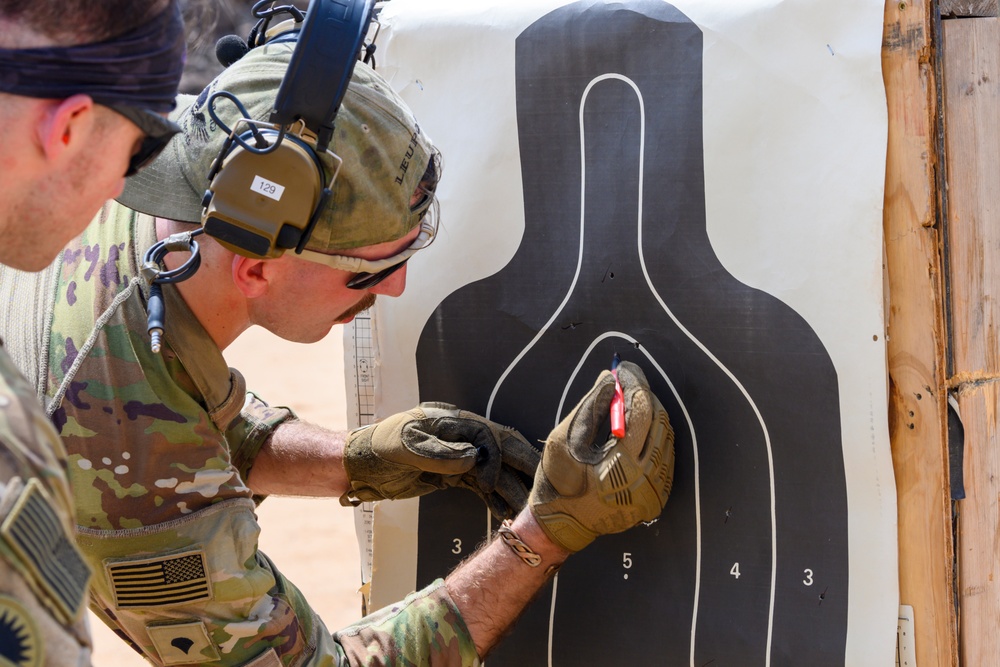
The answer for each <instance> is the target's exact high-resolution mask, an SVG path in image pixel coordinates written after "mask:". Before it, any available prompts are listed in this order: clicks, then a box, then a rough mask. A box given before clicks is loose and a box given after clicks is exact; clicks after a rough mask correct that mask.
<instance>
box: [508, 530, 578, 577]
mask: <svg viewBox="0 0 1000 667" xmlns="http://www.w3.org/2000/svg"><path fill="white" fill-rule="evenodd" d="M513 525H514V524H513V523H512V522H511V520H510V519H505V520H504V522H503V523H502V524H500V527H499V528H498V529H497V533H498V534H499V535H500V539H502V540H503V543H504V544H506V545H507V546H508V547H510V550H511V551H513V552H514V555H515V556H517V557H518V558H520V559H521V560H522V561H524V562H525V564H527V565H528V566H529V567H538V566H539V565H541V564H542V557H541V556H539V555H538V554H536V553H535V552H534V551H532V550H531V547H529V546H528V545H527V544H525V543H524V542H523V541H522V540H521V537H520V536H519V535H518V534H517V533H515V532H514V529H513V528H512V527H511V526H513ZM560 567H562V563H560V564H558V565H549V566H548V568H546V570H545V575H546V576H548V575H550V574H553V573H555V572H558V571H559V568H560Z"/></svg>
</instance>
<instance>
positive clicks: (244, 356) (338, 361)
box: [90, 327, 361, 667]
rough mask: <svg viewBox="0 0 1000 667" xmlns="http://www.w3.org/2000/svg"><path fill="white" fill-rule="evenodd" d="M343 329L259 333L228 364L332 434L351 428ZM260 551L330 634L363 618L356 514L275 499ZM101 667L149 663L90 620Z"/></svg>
mask: <svg viewBox="0 0 1000 667" xmlns="http://www.w3.org/2000/svg"><path fill="white" fill-rule="evenodd" d="M340 336H341V328H340V327H336V328H334V330H333V332H332V333H331V334H330V335H329V336H328V337H327V338H326V339H324V340H323V341H320V342H319V343H315V344H313V345H298V344H295V343H288V342H285V341H283V340H281V339H279V338H277V337H275V336H273V335H271V334H270V333H268V332H267V331H264V330H263V329H260V328H256V327H255V328H254V329H251V330H250V331H248V332H246V333H245V334H243V335H242V336H241V337H240V339H239V340H237V341H236V342H235V343H234V344H233V345H232V346H230V348H229V349H228V350H226V354H225V356H226V360H227V361H228V362H229V365H230V366H232V367H234V368H238V369H239V370H240V371H241V372H242V373H243V375H244V376H246V379H247V386H248V387H249V388H250V389H252V390H253V391H255V392H257V393H258V394H259V395H260V396H261V397H262V398H264V399H265V400H266V401H268V402H269V403H271V404H272V405H287V406H289V407H292V408H294V409H295V411H296V412H297V413H298V414H299V416H300V417H301V418H302V419H305V420H308V421H312V422H316V423H318V424H322V425H324V426H326V427H328V428H337V429H342V428H346V426H347V417H346V408H345V403H344V400H345V398H344V397H345V391H344V374H343V352H342V349H341V343H340ZM258 519H259V521H260V525H261V537H260V548H261V550H262V551H263V552H264V553H266V554H267V555H268V556H270V557H271V559H272V560H273V561H274V563H275V564H276V565H277V566H278V568H280V569H281V571H282V572H283V573H285V575H286V576H287V577H288V578H289V579H290V580H291V581H292V582H293V583H295V585H296V586H298V587H299V589H300V590H302V592H303V594H305V596H306V598H307V599H308V600H309V601H310V603H311V604H312V606H313V607H314V608H315V609H316V610H317V611H318V612H319V614H320V616H321V617H322V618H323V621H324V622H325V623H326V625H327V627H328V628H330V629H331V630H334V629H336V628H340V627H343V626H345V625H347V624H348V623H350V622H352V621H354V620H356V619H357V618H358V617H359V616H360V615H361V611H360V610H361V602H360V600H361V598H360V595H359V594H358V592H357V589H358V586H359V585H360V582H361V566H360V561H359V557H358V544H357V538H356V537H355V532H354V512H353V511H352V510H351V509H350V508H344V507H341V506H340V504H339V503H338V502H337V500H336V499H331V500H326V499H323V500H317V499H312V498H274V497H272V498H268V499H267V500H266V501H265V502H264V503H263V504H262V505H261V506H260V508H259V510H258ZM90 622H91V630H92V631H93V636H94V655H93V663H94V665H95V666H96V667H103V666H105V665H108V666H111V667H141V666H143V665H147V664H148V663H147V662H146V661H145V660H144V659H143V658H142V657H140V656H139V655H138V654H137V653H135V651H133V650H132V649H131V648H129V646H128V645H126V644H125V643H124V642H123V641H122V640H120V639H119V638H118V637H116V636H115V635H114V634H112V632H111V631H110V630H108V628H107V627H106V626H105V625H104V624H103V623H101V622H100V621H99V620H97V619H96V618H95V617H93V616H91V619H90Z"/></svg>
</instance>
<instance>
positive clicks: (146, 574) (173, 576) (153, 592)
mask: <svg viewBox="0 0 1000 667" xmlns="http://www.w3.org/2000/svg"><path fill="white" fill-rule="evenodd" d="M104 566H105V568H106V570H107V572H108V578H109V580H110V581H111V588H112V590H113V591H114V594H115V604H116V605H117V606H118V608H120V609H121V608H126V607H162V606H164V605H176V604H183V603H186V602H196V601H198V600H208V599H210V598H211V597H212V589H211V585H210V583H209V581H208V574H207V568H206V567H205V554H204V552H203V551H202V550H200V549H198V550H197V551H187V552H185V553H181V554H175V555H172V556H166V557H159V558H146V559H140V560H127V561H108V562H105V565H104Z"/></svg>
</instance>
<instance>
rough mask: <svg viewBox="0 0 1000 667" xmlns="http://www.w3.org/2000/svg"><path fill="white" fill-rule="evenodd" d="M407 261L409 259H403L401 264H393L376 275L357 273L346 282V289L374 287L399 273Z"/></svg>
mask: <svg viewBox="0 0 1000 667" xmlns="http://www.w3.org/2000/svg"><path fill="white" fill-rule="evenodd" d="M408 259H409V257H407V258H406V259H404V260H403V261H402V262H399V263H398V264H393V265H392V266H390V267H389V268H387V269H382V270H381V271H378V272H377V273H363V272H362V273H358V274H356V275H355V276H354V277H353V278H351V279H350V280H348V281H347V288H348V289H368V288H369V287H375V285H378V284H379V283H380V282H382V281H383V280H385V279H386V278H388V277H389V276H391V275H392V274H394V273H395V272H396V271H399V270H400V269H401V268H403V265H404V264H406V260H408Z"/></svg>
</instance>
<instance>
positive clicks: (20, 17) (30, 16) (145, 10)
mask: <svg viewBox="0 0 1000 667" xmlns="http://www.w3.org/2000/svg"><path fill="white" fill-rule="evenodd" d="M178 1H179V0H0V21H6V22H9V23H14V24H17V25H19V26H21V27H23V28H26V29H28V30H30V31H32V32H34V33H36V34H38V35H41V36H43V37H46V38H48V39H50V40H52V42H53V43H54V44H55V45H58V46H74V45H76V44H90V43H94V42H103V41H105V40H107V39H111V38H113V37H117V36H118V35H121V34H124V33H126V32H128V31H130V30H133V29H134V28H136V27H138V26H141V25H143V24H144V23H148V22H149V21H150V20H152V19H153V18H154V17H156V16H158V15H159V14H161V13H162V12H163V11H164V10H166V9H167V8H168V7H170V6H172V5H173V4H174V3H175V2H178ZM201 1H203V0H194V2H201ZM185 4H190V0H189V2H187V3H185ZM10 46H11V47H13V48H17V46H16V45H13V44H12V45H10Z"/></svg>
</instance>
